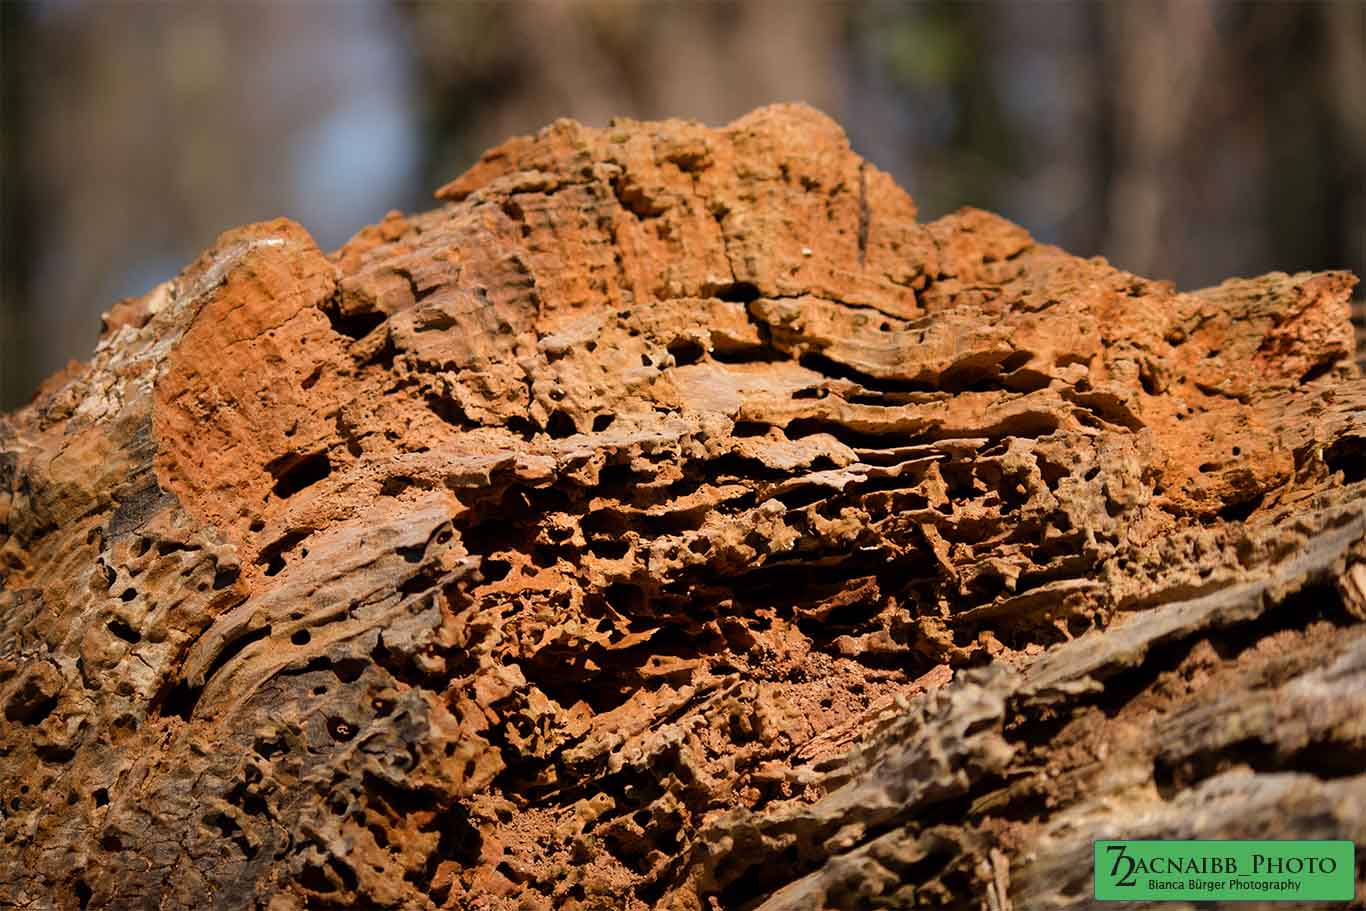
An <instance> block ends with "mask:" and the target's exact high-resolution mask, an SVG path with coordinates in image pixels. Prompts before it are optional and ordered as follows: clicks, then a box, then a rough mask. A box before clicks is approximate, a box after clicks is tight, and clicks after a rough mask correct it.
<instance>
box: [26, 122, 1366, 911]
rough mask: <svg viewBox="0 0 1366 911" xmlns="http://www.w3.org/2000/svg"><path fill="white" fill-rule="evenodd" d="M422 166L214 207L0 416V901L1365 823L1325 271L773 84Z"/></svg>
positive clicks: (724, 888)
mask: <svg viewBox="0 0 1366 911" xmlns="http://www.w3.org/2000/svg"><path fill="white" fill-rule="evenodd" d="M439 196H440V197H441V198H442V199H443V200H445V205H444V206H443V208H441V209H439V210H436V211H433V212H429V213H425V214H420V215H413V216H407V217H405V216H400V215H398V214H393V215H391V216H389V217H388V218H386V219H385V220H384V221H383V222H381V223H380V224H378V225H376V226H374V227H370V228H367V229H365V230H364V231H362V232H361V233H360V234H359V235H357V237H356V238H355V239H354V240H352V241H351V242H350V243H349V244H348V245H347V246H346V247H344V248H343V249H341V250H340V251H338V252H337V253H335V254H333V255H331V256H325V255H323V254H322V253H321V252H320V251H319V250H318V249H317V248H316V247H315V245H314V244H313V243H312V241H311V240H310V239H309V237H308V236H307V234H306V233H305V232H304V231H303V230H302V229H300V228H299V227H298V226H297V225H294V224H292V223H289V222H287V221H277V222H272V223H267V224H261V225H254V226H250V227H247V228H243V229H240V230H237V231H232V232H229V233H227V234H225V235H224V236H223V237H222V238H221V239H220V241H219V242H218V244H217V245H216V246H215V247H214V248H213V249H211V250H210V251H208V252H206V253H205V254H204V255H203V256H202V257H201V258H200V259H199V260H198V261H196V262H195V263H194V264H193V265H191V266H190V267H189V268H187V269H186V270H185V272H183V273H182V274H181V275H180V276H179V277H177V278H176V279H174V280H172V281H170V282H167V283H166V284H164V285H162V286H160V287H159V288H157V289H155V290H153V291H152V292H151V293H149V294H148V295H146V296H145V297H142V298H139V299H136V300H130V301H125V302H123V303H121V304H119V305H118V306H116V307H115V308H114V309H113V310H111V311H110V313H109V314H108V315H107V317H106V320H105V326H104V332H103V335H102V337H101V340H100V343H99V347H98V348H97V350H96V352H95V354H94V356H93V358H92V359H91V361H90V362H89V363H88V364H85V365H80V366H74V367H73V368H72V369H70V370H68V371H67V372H66V373H65V374H64V375H62V376H59V377H56V378H54V379H53V380H51V381H50V382H49V383H48V384H47V386H46V387H45V388H44V389H43V390H42V391H41V392H40V394H39V395H38V396H37V398H36V399H35V401H34V402H33V403H32V404H31V405H30V406H28V407H27V408H25V409H23V410H21V411H19V412H18V413H16V414H14V415H11V416H9V417H6V418H4V419H3V420H0V573H3V591H0V704H3V708H4V713H5V719H6V724H5V725H4V727H3V729H2V730H3V733H0V780H3V781H4V789H5V792H4V794H3V806H2V807H0V843H2V844H3V851H0V905H5V906H15V907H23V908H34V909H37V908H72V909H74V908H82V909H84V908H91V909H94V908H142V907H158V908H223V909H238V908H261V909H271V911H286V909H300V908H359V907H364V908H431V907H450V908H480V909H551V908H556V909H558V908H566V909H573V908H579V909H587V908H602V909H642V908H672V909H708V911H710V909H726V911H738V909H753V908H762V909H764V911H779V909H781V911H786V909H822V908H841V909H845V908H849V909H852V908H906V907H943V908H979V907H982V908H991V909H1004V908H1010V907H1015V908H1019V909H1031V911H1032V909H1042V908H1062V907H1075V906H1081V905H1087V904H1089V903H1090V901H1091V899H1090V894H1091V893H1090V862H1089V857H1090V850H1091V847H1090V846H1091V840H1092V839H1093V838H1098V837H1130V838H1143V837H1233V836H1247V837H1257V836H1261V837H1292V836H1293V837H1330V836H1331V837H1339V838H1354V839H1356V840H1357V841H1358V842H1366V775H1363V760H1366V635H1363V631H1366V624H1362V623H1361V620H1362V619H1363V618H1366V565H1363V562H1362V561H1363V557H1364V556H1366V512H1363V508H1362V502H1363V501H1362V498H1363V494H1366V461H1363V445H1366V413H1364V412H1363V405H1366V383H1363V382H1362V381H1361V380H1360V379H1358V371H1357V368H1356V366H1355V363H1354V360H1353V358H1354V342H1353V329H1352V326H1351V324H1350V322H1349V317H1348V304H1347V299H1348V295H1349V292H1350V289H1351V286H1352V284H1353V282H1354V280H1353V279H1352V278H1351V277H1350V276H1348V275H1346V274H1342V273H1329V274H1315V275H1310V274H1302V275H1295V276H1289V275H1281V274H1277V275H1270V276H1266V277H1263V278H1260V279H1255V280H1238V281H1230V282H1227V283H1225V284H1223V285H1221V286H1219V287H1217V288H1213V289H1209V290H1205V291H1200V292H1195V293H1177V292H1176V291H1175V290H1174V289H1172V288H1171V287H1170V286H1169V285H1166V284H1163V283H1160V282H1151V281H1147V280H1144V279H1142V278H1139V277H1137V276H1134V275H1130V274H1127V273H1125V272H1122V271H1119V270H1116V269H1114V268H1112V267H1110V266H1109V265H1108V264H1106V263H1105V262H1104V261H1102V260H1099V259H1092V260H1082V259H1077V258H1075V257H1072V256H1069V255H1068V254H1066V253H1064V252H1062V251H1061V250H1058V249H1056V248H1053V247H1049V246H1046V245H1042V244H1038V243H1036V242H1034V241H1033V240H1031V238H1030V237H1029V236H1028V235H1027V234H1026V233H1025V232H1024V231H1022V230H1021V229H1019V228H1018V227H1016V226H1014V225H1011V224H1009V223H1007V222H1005V221H1003V220H1001V219H999V218H997V217H995V216H992V215H989V214H987V213H984V212H980V211H974V210H964V211H962V212H958V213H956V214H954V215H951V216H948V217H946V218H943V219H940V220H938V221H935V222H933V223H930V224H920V223H918V222H917V221H916V220H915V207H914V205H913V203H912V201H911V199H910V198H909V197H908V196H907V195H906V194H905V193H904V192H902V191H901V190H900V189H899V188H897V187H896V186H895V185H894V184H893V182H892V181H891V180H890V179H889V178H888V177H887V176H886V175H885V174H883V173H881V172H880V171H878V170H877V169H876V168H874V167H872V166H871V165H869V164H867V163H866V162H864V161H862V160H860V159H859V158H858V157H857V156H855V155H854V154H853V153H852V152H851V151H850V149H849V147H848V144H847V142H846V140H845V138H844V136H843V134H842V133H841V132H840V130H839V128H838V127H837V126H836V125H835V124H833V123H832V122H830V121H829V120H828V119H826V118H824V117H822V116H821V115H819V114H817V113H815V112H814V111H812V110H810V109H807V108H802V107H792V106H783V107H775V108H767V109H764V110H760V111H757V112H755V113H754V114H751V115H749V116H748V117H745V118H743V119H742V120H739V121H737V122H736V123H734V124H732V125H730V126H729V127H727V128H725V129H721V130H708V129H705V128H703V127H701V126H698V125H695V124H691V123H682V122H672V121H671V122H667V123H658V124H641V123H630V122H625V123H618V124H615V125H614V126H613V127H612V128H610V129H607V130H591V129H586V128H583V127H580V126H578V125H576V124H573V123H569V122H559V123H556V124H555V125H553V126H551V127H549V128H548V129H547V130H545V131H543V132H542V133H541V134H539V135H538V136H536V137H534V138H527V139H516V140H513V141H511V142H509V143H507V144H505V145H503V146H501V147H499V148H497V149H495V150H493V151H491V152H489V153H488V154H487V155H486V156H485V157H484V159H483V160H482V161H481V162H480V163H479V164H478V165H477V166H476V167H474V168H473V169H472V170H471V171H470V172H468V173H467V174H465V175H464V176H463V177H461V178H459V179H458V180H456V181H455V182H453V183H452V184H450V185H449V186H447V187H445V188H443V189H442V190H441V191H440V193H439ZM1361 895H1362V892H1361V890H1360V887H1359V891H1358V897H1359V898H1360V897H1361Z"/></svg>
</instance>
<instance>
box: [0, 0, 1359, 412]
mask: <svg viewBox="0 0 1366 911" xmlns="http://www.w3.org/2000/svg"><path fill="white" fill-rule="evenodd" d="M0 25H2V26H3V29H2V31H3V43H2V45H0V48H2V53H3V85H0V103H2V104H3V107H2V108H0V133H2V135H0V148H3V173H2V174H0V182H2V183H0V194H2V196H3V213H2V217H3V221H2V222H0V408H11V407H14V406H15V405H17V404H20V403H22V402H23V401H26V400H27V399H28V398H29V397H30V396H31V394H32V392H33V391H34V389H35V388H36V386H37V383H38V382H39V381H40V380H41V379H42V377H44V376H45V375H47V374H49V373H51V372H52V371H54V370H56V369H58V368H60V367H62V366H63V365H64V364H65V363H66V362H67V360H68V359H70V358H83V357H86V356H88V354H89V353H90V351H91V349H92V347H93V345H94V341H95V336H96V333H97V329H98V324H99V314H100V313H101V312H103V311H104V310H106V309H107V308H108V307H109V306H110V305H111V304H112V303H114V302H115V301H116V300H117V299H119V298H121V297H126V296H130V295H135V294H140V293H142V292H144V291H146V290H147V289H148V288H150V287H151V286H153V285H155V284H156V283H157V282H159V281H161V280H163V279H165V278H167V277H170V276H172V275H174V274H175V273H176V272H177V271H178V270H179V269H180V267H181V266H182V265H183V264H185V263H186V262H187V261H189V260H190V259H192V258H193V257H194V256H195V255H196V254H197V252H198V251H199V250H200V249H202V248H203V247H205V246H206V245H208V244H209V243H211V242H212V241H213V239H214V237H215V236H216V235H217V234H218V233H219V232H220V231H222V230H224V229H226V228H229V227H232V226H234V225H237V224H241V223H244V222H248V221H255V220H260V219H265V218H270V217H274V216H276V215H288V216H291V217H293V218H295V219H297V220H299V221H300V222H302V223H303V224H304V225H305V226H306V227H307V228H308V229H309V230H310V231H312V233H313V235H314V237H315V238H316V239H317V240H318V242H319V244H320V245H321V246H322V247H323V248H324V249H329V250H330V249H334V248H335V247H337V246H339V245H340V244H341V243H342V242H344V241H345V240H346V238H347V237H349V236H350V235H351V234H352V233H354V232H355V231H356V230H357V229H358V228H360V227H361V226H362V225H364V224H367V223H369V222H372V221H375V220H377V219H378V218H380V217H381V216H382V215H383V214H384V213H385V211H387V210H388V209H390V208H400V209H406V210H412V209H421V208H427V207H430V205H431V196H430V193H431V191H432V190H433V189H434V188H436V187H437V186H439V185H440V184H442V183H443V182H445V181H446V180H448V179H449V178H451V177H453V176H454V175H456V174H457V173H459V172H460V171H462V170H463V169H464V168H466V167H467V166H468V165H470V164H471V163H472V162H473V161H474V160H475V159H476V158H477V156H478V154H479V153H480V152H481V151H482V150H483V149H484V148H486V147H487V146H490V145H492V144H494V143H496V142H498V141H500V140H502V139H503V138H505V137H507V136H509V135H513V134H518V133H526V132H532V131H534V130H536V129H538V128H539V127H541V126H543V125H544V124H546V123H548V122H549V121H551V120H553V119H554V118H556V117H562V116H567V117H574V118H577V119H579V120H581V121H584V122H586V123H589V124H592V125H605V124H606V122H607V121H608V119H609V118H611V117H613V116H615V115H625V116H630V117H635V118H640V119H647V118H660V117H667V116H681V117H691V118H696V119H700V120H703V121H705V122H708V123H712V124H722V123H725V122H727V121H729V120H731V119H733V118H734V117H736V116H738V115H740V114H742V113H744V112H745V111H747V110H749V109H751V108H753V107H755V106H758V105H760V104H764V103H767V102H771V101H778V100H803V101H808V102H810V103H812V104H814V105H816V106H817V107H819V108H821V109H823V110H825V111H826V112H827V113H829V114H830V115H831V116H833V117H835V118H836V119H838V120H839V121H841V122H842V123H843V124H844V125H845V127H846V129H847V130H848V132H849V135H850V139H851V140H852V142H853V145H854V147H855V149H856V150H857V151H859V152H860V153H862V154H863V155H864V156H866V157H868V158H869V159H871V160H872V161H873V162H874V163H875V164H877V165H878V166H880V167H881V168H883V169H884V170H887V171H889V172H891V173H892V174H893V175H894V176H895V177H896V178H897V180H898V181H899V182H900V183H901V184H902V185H903V186H905V187H906V188H907V189H908V190H909V191H910V193H911V195H912V196H913V197H914V198H915V199H916V200H917V202H918V203H919V206H920V209H921V213H922V217H923V218H925V219H927V220H928V219H930V218H934V217H937V216H939V215H942V214H944V213H947V212H950V211H953V210H954V209H956V208H958V207H959V206H962V205H968V204H971V205H976V206H981V207H984V208H988V209H992V210H995V211H998V212H1000V213H1002V214H1004V215H1005V216H1007V217H1009V218H1011V219H1013V220H1015V221H1017V222H1019V223H1021V224H1023V225H1024V226H1026V227H1027V228H1029V230H1031V231H1032V232H1034V234H1035V235H1036V236H1038V237H1039V238H1041V239H1044V240H1046V241H1050V242H1054V243H1058V244H1061V245H1063V246H1064V247H1066V248H1068V249H1069V250H1072V251H1074V252H1076V253H1079V254H1083V255H1093V254H1101V255H1104V256H1106V257H1107V258H1108V259H1110V261H1111V262H1113V263H1115V264H1116V265H1118V266H1120V267H1123V268H1125V269H1129V270H1132V271H1135V272H1139V273H1143V274H1145V275H1149V276H1153V277H1161V278H1169V279H1172V280H1173V281H1175V282H1176V283H1177V285H1178V287H1181V288H1193V287H1200V286H1203V285H1207V284H1211V283H1214V282H1217V281H1219V280H1221V279H1222V278H1224V277H1226V276H1231V275H1250V274H1256V273H1261V272H1265V271H1270V270H1273V269H1282V270H1286V271H1295V270H1300V269H1327V268H1346V269H1351V270H1353V271H1354V272H1356V273H1358V274H1363V273H1366V0H1343V2H1336V3H1332V2H1324V3H1307V4H1301V3H1243V2H1232V0H1116V2H1112V3H1098V2H1089V0H1072V2H1069V0H1052V2H1021V0H1000V2H980V3H972V4H965V3H944V2H915V3H906V2H900V3H889V2H878V0H860V2H852V0H851V2H810V0H748V2H739V0H737V2H662V0H661V2H631V0H526V2H522V0H507V2H475V0H462V2H435V0H432V2H421V3H398V2H392V0H368V2H363V0H356V2H350V0H281V2H266V0H222V2H207V0H199V2H188V0H187V2H178V3H172V2H139V3H134V2H116V0H42V2H39V0H0ZM1359 293H1360V290H1359Z"/></svg>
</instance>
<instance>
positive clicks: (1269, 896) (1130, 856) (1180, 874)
mask: <svg viewBox="0 0 1366 911" xmlns="http://www.w3.org/2000/svg"><path fill="white" fill-rule="evenodd" d="M1095 880H1096V892H1095V895H1096V900H1097V901H1209V900H1219V901H1240V900H1241V901H1286V902H1306V901H1350V900H1351V899H1352V897H1353V892H1354V891H1355V888H1356V848H1355V846H1354V845H1353V844H1352V842H1350V841H1098V842H1096V843H1095Z"/></svg>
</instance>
